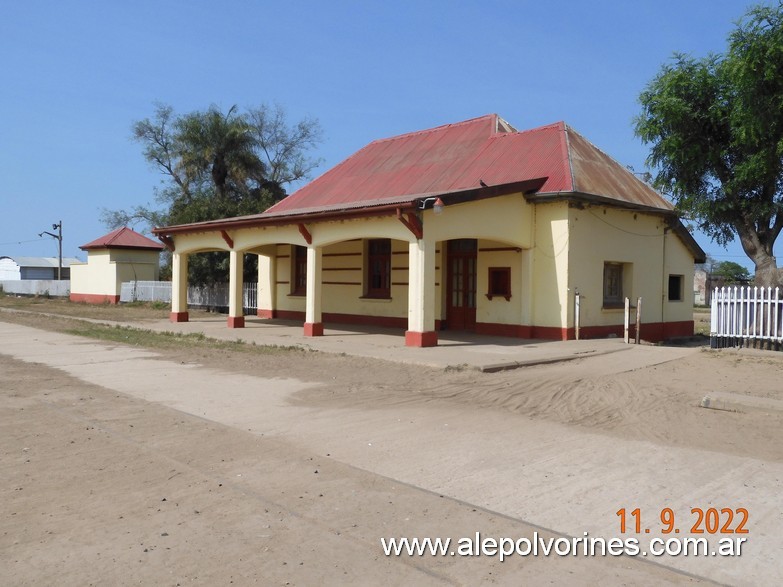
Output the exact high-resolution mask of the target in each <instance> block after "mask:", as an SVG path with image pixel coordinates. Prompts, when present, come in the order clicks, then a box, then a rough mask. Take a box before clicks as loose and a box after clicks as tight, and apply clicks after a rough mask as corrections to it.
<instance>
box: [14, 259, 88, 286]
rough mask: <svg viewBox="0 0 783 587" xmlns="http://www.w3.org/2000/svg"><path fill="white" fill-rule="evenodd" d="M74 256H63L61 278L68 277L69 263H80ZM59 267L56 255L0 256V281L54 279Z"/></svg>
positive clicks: (69, 272)
mask: <svg viewBox="0 0 783 587" xmlns="http://www.w3.org/2000/svg"><path fill="white" fill-rule="evenodd" d="M80 262H81V261H79V259H77V258H76V257H63V265H62V279H63V280H66V279H70V274H71V269H70V267H71V265H72V264H74V263H80ZM59 268H60V260H59V259H58V258H57V257H5V256H0V281H4V280H9V281H17V280H25V281H26V280H32V279H39V280H45V281H49V280H55V279H57V272H58V270H59Z"/></svg>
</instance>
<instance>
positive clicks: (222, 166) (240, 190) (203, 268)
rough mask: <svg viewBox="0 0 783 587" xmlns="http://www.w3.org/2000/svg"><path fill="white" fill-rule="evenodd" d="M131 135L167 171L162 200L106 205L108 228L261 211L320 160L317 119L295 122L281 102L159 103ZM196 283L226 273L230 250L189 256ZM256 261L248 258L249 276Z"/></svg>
mask: <svg viewBox="0 0 783 587" xmlns="http://www.w3.org/2000/svg"><path fill="white" fill-rule="evenodd" d="M132 129H133V138H134V140H136V141H137V142H139V143H141V145H142V147H143V154H144V158H145V159H146V160H147V161H148V162H149V163H150V164H151V165H152V166H153V168H155V169H156V170H157V171H158V172H160V173H161V174H162V176H163V179H162V180H161V186H160V187H158V188H156V189H155V200H156V202H157V206H155V207H152V206H150V205H139V206H134V207H132V208H131V209H129V210H103V214H102V217H103V218H102V219H103V222H104V223H105V224H106V225H108V226H109V227H110V228H117V227H120V226H126V225H137V224H143V225H145V228H151V227H153V226H166V225H174V224H187V223H191V222H202V221H206V220H215V219H218V218H228V217H232V216H243V215H246V214H258V213H260V212H263V211H264V210H266V209H267V208H268V207H269V206H271V205H272V204H274V203H275V202H277V201H279V200H280V199H282V198H283V197H285V195H286V191H285V188H286V187H287V186H290V185H291V184H292V183H294V182H297V181H299V180H302V179H305V178H306V177H307V176H308V174H309V173H310V172H311V171H312V170H313V169H315V168H316V167H317V166H318V165H319V164H320V160H316V159H313V158H310V157H308V156H307V151H308V150H310V149H312V148H314V147H315V146H316V145H318V144H319V143H320V141H321V127H320V124H319V123H318V121H317V120H315V119H311V118H305V119H303V120H301V121H300V122H298V123H296V124H294V125H292V126H290V125H289V124H288V123H287V122H286V116H285V111H284V110H283V108H281V107H280V106H274V107H270V106H267V105H262V106H259V107H257V108H251V109H248V110H247V111H245V112H240V111H239V110H238V109H237V107H236V106H234V107H232V108H230V109H229V110H228V112H227V113H225V114H224V113H223V112H222V111H221V110H220V109H219V108H217V107H216V106H211V107H210V108H209V109H207V110H205V111H197V112H192V113H190V114H185V115H181V116H177V115H175V114H174V110H173V109H172V108H171V106H168V105H165V104H158V105H157V106H156V110H155V116H154V117H153V118H152V119H149V118H145V119H144V120H141V121H138V122H135V123H134V124H133V127H132ZM189 266H190V279H191V281H192V282H194V283H210V282H216V281H226V280H227V274H228V261H227V259H226V255H225V254H220V253H210V254H208V255H199V256H194V257H192V258H191V262H190V264H189ZM254 270H255V265H254V264H253V263H250V264H246V278H251V276H252V273H253V271H254Z"/></svg>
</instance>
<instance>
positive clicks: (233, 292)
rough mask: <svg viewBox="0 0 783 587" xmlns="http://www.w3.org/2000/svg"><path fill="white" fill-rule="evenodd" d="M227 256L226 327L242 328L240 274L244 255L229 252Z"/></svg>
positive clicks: (242, 283) (241, 281) (241, 282)
mask: <svg viewBox="0 0 783 587" xmlns="http://www.w3.org/2000/svg"><path fill="white" fill-rule="evenodd" d="M228 255H229V264H228V265H229V269H228V327H229V328H244V327H245V312H244V307H243V306H244V281H243V278H242V272H243V270H244V267H245V254H244V253H242V252H241V251H229V253H228Z"/></svg>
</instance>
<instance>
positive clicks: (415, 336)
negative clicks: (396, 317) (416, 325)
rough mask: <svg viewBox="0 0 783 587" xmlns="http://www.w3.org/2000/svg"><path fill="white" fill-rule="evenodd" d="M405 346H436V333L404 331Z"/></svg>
mask: <svg viewBox="0 0 783 587" xmlns="http://www.w3.org/2000/svg"><path fill="white" fill-rule="evenodd" d="M405 346H415V347H428V346H438V333H437V332H435V331H434V330H433V331H431V332H414V331H413V330H406V331H405Z"/></svg>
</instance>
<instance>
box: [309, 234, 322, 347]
mask: <svg viewBox="0 0 783 587" xmlns="http://www.w3.org/2000/svg"><path fill="white" fill-rule="evenodd" d="M321 263H322V250H321V247H313V246H308V247H307V300H306V301H305V324H304V335H305V336H323V333H324V325H323V322H321Z"/></svg>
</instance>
